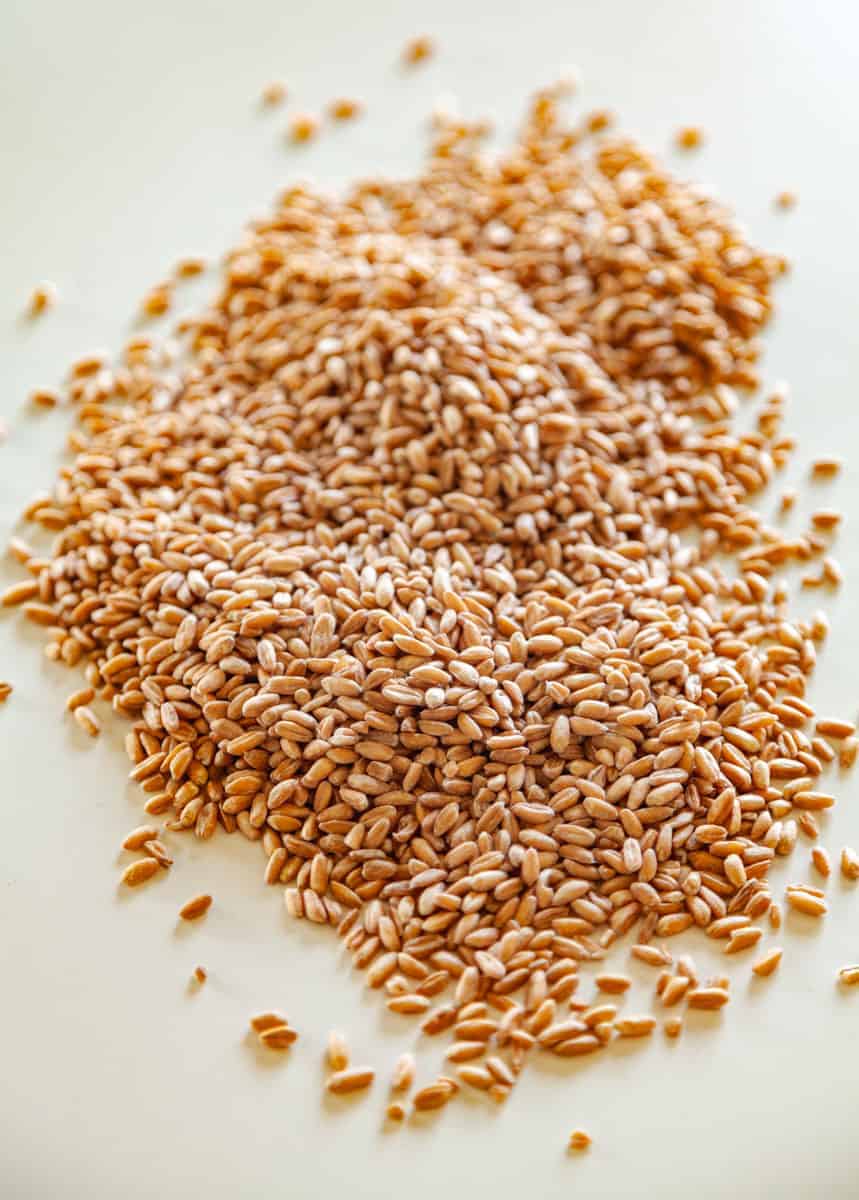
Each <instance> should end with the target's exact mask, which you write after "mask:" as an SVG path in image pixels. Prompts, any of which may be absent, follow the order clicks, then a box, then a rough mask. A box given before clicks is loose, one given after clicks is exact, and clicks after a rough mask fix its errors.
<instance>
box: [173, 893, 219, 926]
mask: <svg viewBox="0 0 859 1200" xmlns="http://www.w3.org/2000/svg"><path fill="white" fill-rule="evenodd" d="M211 907H212V897H211V896H209V895H208V894H207V893H205V892H202V893H201V894H200V895H199V896H193V897H192V898H191V899H190V900H187V901H186V902H185V903H184V904H183V905H182V907H181V908H180V909H179V916H180V917H181V918H182V920H183V921H196V920H198V919H199V918H200V917H202V916H204V915H205V913H207V912H208V911H209V909H210V908H211Z"/></svg>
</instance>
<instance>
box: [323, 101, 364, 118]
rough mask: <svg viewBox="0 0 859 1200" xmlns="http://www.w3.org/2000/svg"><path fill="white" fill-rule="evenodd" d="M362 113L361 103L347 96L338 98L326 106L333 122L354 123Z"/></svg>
mask: <svg viewBox="0 0 859 1200" xmlns="http://www.w3.org/2000/svg"><path fill="white" fill-rule="evenodd" d="M363 111H364V106H363V104H362V103H361V101H360V100H353V99H350V98H349V97H348V96H340V97H338V98H337V99H336V100H332V101H331V103H330V104H329V105H328V113H329V115H330V116H331V118H332V120H334V121H354V119H355V118H356V117H360V115H361V113H362V112H363Z"/></svg>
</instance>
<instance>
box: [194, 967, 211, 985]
mask: <svg viewBox="0 0 859 1200" xmlns="http://www.w3.org/2000/svg"><path fill="white" fill-rule="evenodd" d="M208 978H209V972H208V971H207V970H206V968H205V967H195V968H194V979H195V980H196V981H197V983H198V984H200V986H201V987H202V985H203V984H204V983H205V982H206V980H207V979H208Z"/></svg>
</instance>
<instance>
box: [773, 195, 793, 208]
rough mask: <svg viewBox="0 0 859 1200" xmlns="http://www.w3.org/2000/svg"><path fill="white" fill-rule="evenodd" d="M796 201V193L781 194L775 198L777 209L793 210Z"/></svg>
mask: <svg viewBox="0 0 859 1200" xmlns="http://www.w3.org/2000/svg"><path fill="white" fill-rule="evenodd" d="M796 200H797V197H796V192H779V193H778V195H777V196H776V198H775V203H776V208H785V209H787V208H793V207H794V206H795V204H796Z"/></svg>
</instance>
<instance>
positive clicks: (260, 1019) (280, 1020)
mask: <svg viewBox="0 0 859 1200" xmlns="http://www.w3.org/2000/svg"><path fill="white" fill-rule="evenodd" d="M287 1024H288V1022H287V1019H286V1017H284V1016H281V1014H280V1013H278V1012H262V1013H257V1015H256V1016H255V1017H251V1020H250V1026H251V1029H252V1030H253V1031H254V1032H255V1033H265V1031H266V1030H267V1029H280V1028H281V1027H282V1026H284V1025H287Z"/></svg>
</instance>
